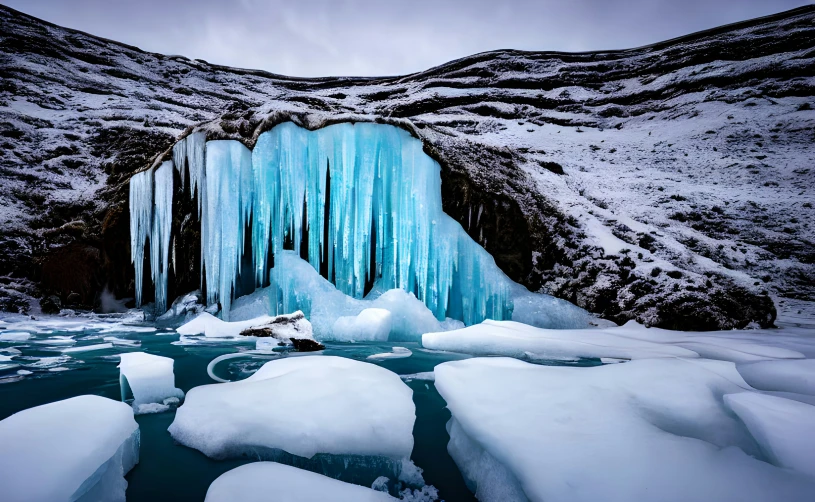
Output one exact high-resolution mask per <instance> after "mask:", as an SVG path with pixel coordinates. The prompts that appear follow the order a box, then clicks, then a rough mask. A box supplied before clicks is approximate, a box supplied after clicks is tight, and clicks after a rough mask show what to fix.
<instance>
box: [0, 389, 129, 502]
mask: <svg viewBox="0 0 815 502" xmlns="http://www.w3.org/2000/svg"><path fill="white" fill-rule="evenodd" d="M0 445H2V447H0V490H2V497H0V498H2V499H3V500H8V501H14V502H25V501H31V502H39V501H48V502H60V501H65V502H68V501H82V502H90V501H97V500H100V501H101V500H104V501H106V502H107V501H111V502H114V501H120V502H124V500H125V489H126V488H127V481H125V479H124V475H125V474H126V473H127V472H128V471H129V470H130V469H131V468H133V466H134V465H135V464H136V463H138V461H139V426H138V424H137V423H136V421H135V420H134V419H133V412H132V411H131V409H130V407H129V406H127V405H126V404H124V403H120V402H117V401H113V400H111V399H106V398H103V397H99V396H79V397H73V398H70V399H66V400H64V401H57V402H54V403H49V404H45V405H42V406H37V407H35V408H29V409H27V410H23V411H21V412H19V413H15V414H14V415H12V416H10V417H8V418H6V419H5V420H3V421H0Z"/></svg>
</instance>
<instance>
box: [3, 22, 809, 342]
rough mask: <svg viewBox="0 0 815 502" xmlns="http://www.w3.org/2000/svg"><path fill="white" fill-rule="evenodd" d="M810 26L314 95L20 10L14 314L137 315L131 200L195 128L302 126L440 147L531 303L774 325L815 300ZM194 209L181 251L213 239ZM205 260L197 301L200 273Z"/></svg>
mask: <svg viewBox="0 0 815 502" xmlns="http://www.w3.org/2000/svg"><path fill="white" fill-rule="evenodd" d="M814 21H815V8H813V7H804V8H801V9H797V10H794V11H789V12H787V13H782V14H779V15H777V16H772V17H769V18H763V19H760V20H754V21H748V22H745V23H740V24H738V25H731V26H728V27H723V28H720V29H716V30H710V31H707V32H702V33H699V34H694V35H689V36H687V37H683V38H680V39H676V40H672V41H668V42H664V43H660V44H656V45H653V46H649V47H644V48H639V49H632V50H627V51H615V52H598V53H583V54H564V53H545V52H520V51H496V52H490V53H484V54H478V55H475V56H471V57H468V58H464V59H461V60H457V61H453V62H451V63H448V64H445V65H442V66H440V67H437V68H433V69H430V70H428V71H425V72H422V73H418V74H414V75H408V76H404V77H389V78H381V79H354V78H325V79H297V78H289V77H283V76H279V75H272V74H268V73H265V72H259V71H248V70H239V69H233V68H225V67H219V66H215V65H210V64H208V63H206V62H203V61H198V60H195V61H193V60H189V59H186V58H183V57H180V56H162V55H158V54H150V53H145V52H142V51H140V50H138V49H136V48H133V47H129V46H125V45H122V44H118V43H115V42H112V41H108V40H104V39H100V38H96V37H93V36H90V35H87V34H83V33H79V32H76V31H72V30H68V29H65V28H60V27H56V26H53V25H49V24H48V23H45V22H42V21H39V20H36V19H34V18H31V17H28V16H25V15H22V14H19V13H17V12H15V11H13V10H11V9H6V8H0V76H2V85H0V183H2V185H0V186H2V188H0V199H1V200H2V203H0V229H2V231H0V277H2V279H0V282H1V283H0V288H3V289H2V290H0V291H1V292H0V308H2V309H7V310H8V309H20V308H25V307H27V303H28V297H29V296H30V295H33V296H40V295H44V294H50V293H57V294H58V295H59V296H60V297H61V300H62V301H63V302H69V299H68V295H69V293H71V292H76V293H78V294H77V295H74V296H73V297H72V300H71V302H72V303H74V304H80V305H81V304H84V305H92V304H93V303H94V302H95V301H96V297H97V296H98V293H99V291H100V290H101V288H102V287H103V286H105V285H107V286H108V287H110V288H111V289H112V290H113V291H114V292H115V293H116V294H117V296H125V295H128V294H129V295H131V296H132V267H130V264H129V242H128V229H127V225H128V223H127V221H128V218H127V208H126V203H125V202H126V201H125V197H126V190H125V188H126V185H125V183H126V181H127V179H128V178H129V175H130V174H132V173H133V172H135V171H137V170H139V169H143V168H145V167H147V166H148V165H150V164H151V163H152V162H153V161H154V160H156V159H157V158H158V159H160V158H161V155H162V154H163V153H165V152H166V151H167V150H166V149H167V148H169V147H170V146H171V145H172V143H173V142H174V139H175V138H176V137H178V136H179V135H180V134H181V133H182V132H183V131H184V130H185V129H187V128H189V127H190V126H193V125H195V124H202V123H203V125H202V126H201V128H202V129H203V130H205V131H207V133H208V137H209V138H210V139H214V138H236V139H241V140H242V141H244V142H245V143H246V144H247V145H248V146H252V145H253V143H254V141H255V139H256V138H257V136H258V135H259V134H260V133H261V132H263V131H265V130H268V129H269V128H270V127H271V126H273V125H274V124H276V123H279V122H281V121H285V120H294V121H295V122H297V123H298V124H300V125H303V126H305V127H308V128H312V129H313V128H317V127H320V126H323V125H326V124H329V123H334V122H338V121H347V120H353V121H372V120H377V121H383V122H388V123H393V124H396V125H400V126H402V127H405V128H406V129H408V130H409V131H411V132H412V133H413V134H415V135H416V136H418V137H419V138H421V139H422V140H423V142H424V144H425V150H426V151H427V152H428V153H429V154H431V155H432V156H433V157H435V158H436V159H437V160H439V162H440V164H441V165H442V196H443V202H444V210H445V212H447V213H448V214H449V215H451V216H452V217H453V218H454V219H456V220H457V221H459V223H461V224H462V226H463V227H464V228H465V229H466V230H467V231H468V233H469V234H470V235H471V236H472V237H473V238H474V239H476V240H477V241H478V242H479V243H481V244H482V245H483V246H484V247H485V248H486V249H487V250H488V251H489V252H490V253H491V254H493V256H494V257H495V259H496V262H497V263H498V265H499V266H500V267H501V268H502V269H503V270H504V271H505V272H506V273H507V274H508V275H509V276H510V277H512V278H513V279H515V280H517V281H519V282H521V283H523V284H525V285H527V286H528V287H530V288H531V289H534V290H538V289H543V290H545V291H547V292H551V293H553V294H555V295H556V296H559V297H562V298H566V299H568V300H570V301H573V302H575V303H577V304H578V305H580V306H582V307H584V308H587V309H588V310H591V311H594V312H597V313H599V314H601V315H603V316H605V317H608V318H611V319H613V320H616V321H624V320H626V319H631V318H635V319H638V320H639V321H640V322H644V323H647V324H653V325H659V326H662V327H683V328H687V329H716V328H729V327H733V326H743V325H745V324H747V323H748V322H750V321H757V322H759V323H761V324H764V325H767V324H770V323H771V322H772V320H773V319H774V316H775V311H774V307H773V305H772V301H771V300H770V298H771V297H775V298H791V299H795V300H796V301H799V302H800V301H803V302H804V304H805V305H808V304H807V303H806V302H809V301H812V300H814V299H815V298H814V297H813V293H814V292H815V289H813V284H815V281H813V277H815V266H813V260H814V259H815V254H814V253H815V252H814V251H813V249H815V246H813V241H815V239H814V238H813V231H815V229H814V228H813V226H812V225H813V221H815V220H814V219H813V215H815V210H814V209H813V207H812V206H813V204H815V195H813V193H812V191H811V190H809V184H810V183H811V180H812V179H813V172H812V167H811V166H812V164H813V159H815V150H813V147H812V141H813V139H815V111H813V110H812V109H811V107H812V106H813V105H815V103H812V102H813V98H812V96H813V94H814V93H813V85H815V67H813V57H815V53H814V52H813V48H815V36H813V35H815V33H814V32H815V25H813V22H814ZM180 206H181V205H180ZM188 206H189V207H186V206H184V207H179V214H178V215H176V217H177V218H178V219H179V220H180V221H177V222H174V228H175V229H176V230H175V231H176V236H175V238H176V239H177V242H178V244H179V246H178V247H179V248H183V247H184V245H186V247H189V248H191V247H194V244H195V243H196V242H197V241H196V238H198V234H197V232H196V230H195V224H194V222H192V224H190V221H188V220H184V217H185V216H186V215H187V214H190V213H192V212H193V211H192V205H191V204H188ZM193 219H194V218H193ZM188 254H189V256H186V255H184V254H183V253H181V256H179V260H180V261H181V262H182V263H185V264H186V263H188V264H189V267H187V268H184V266H182V269H184V270H182V273H181V274H179V277H178V278H177V279H178V280H179V282H180V283H184V280H183V279H184V277H183V276H184V274H185V273H186V274H188V275H189V276H190V277H195V278H197V276H198V273H197V271H196V270H194V269H195V263H196V262H197V259H196V257H195V255H194V253H192V252H191V253H188ZM66 264H70V267H68V270H65V268H66V267H65V266H64V265H66ZM80 271H81V272H80ZM40 278H42V279H43V282H42V283H40V282H38V281H39V280H40ZM195 287H197V286H195ZM180 288H181V286H180V285H179V289H180ZM190 289H195V288H190ZM181 292H185V291H180V290H179V291H178V293H181ZM807 308H808V307H807Z"/></svg>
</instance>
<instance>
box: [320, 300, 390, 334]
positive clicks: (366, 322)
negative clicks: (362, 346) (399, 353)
mask: <svg viewBox="0 0 815 502" xmlns="http://www.w3.org/2000/svg"><path fill="white" fill-rule="evenodd" d="M392 325H393V322H392V320H391V313H390V311H388V310H385V309H377V308H370V309H364V310H363V311H362V312H360V313H359V314H357V315H355V316H343V317H340V318H338V319H337V320H336V321H334V326H333V327H332V328H331V336H330V337H329V338H330V339H331V340H336V341H343V342H353V341H369V342H384V341H387V340H388V336H389V335H390V333H391V326H392Z"/></svg>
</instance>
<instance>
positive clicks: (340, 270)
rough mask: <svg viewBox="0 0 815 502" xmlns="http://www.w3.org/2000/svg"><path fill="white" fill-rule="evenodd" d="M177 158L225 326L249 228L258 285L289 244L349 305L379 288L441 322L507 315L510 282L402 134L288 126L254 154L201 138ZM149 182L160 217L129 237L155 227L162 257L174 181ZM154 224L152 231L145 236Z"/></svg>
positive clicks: (135, 200)
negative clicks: (451, 212) (417, 303)
mask: <svg viewBox="0 0 815 502" xmlns="http://www.w3.org/2000/svg"><path fill="white" fill-rule="evenodd" d="M182 143H183V145H182ZM173 156H174V159H175V162H176V164H177V165H179V166H178V167H177V168H178V169H179V172H180V173H181V175H182V176H181V177H182V179H183V178H184V174H185V170H184V169H185V167H187V168H188V170H189V173H190V193H191V196H193V197H194V196H195V194H197V195H198V202H199V212H200V217H201V260H202V266H201V270H202V274H203V277H205V279H206V290H207V301H208V302H210V303H213V302H220V303H221V306H222V317H223V318H224V319H228V317H229V310H230V304H231V300H232V297H233V295H234V293H235V285H236V280H237V277H238V274H239V273H240V272H241V270H240V267H241V259H242V254H243V249H244V228H245V227H246V225H247V224H248V223H249V222H250V221H251V222H252V242H251V247H252V256H251V257H249V258H251V261H252V266H253V269H254V271H253V274H254V280H255V283H256V285H257V286H261V285H264V284H265V283H266V282H267V281H268V280H269V268H270V265H271V263H270V262H269V258H270V257H272V256H275V255H279V254H280V253H281V252H282V250H283V249H284V246H285V247H286V248H290V247H293V249H294V250H295V251H297V252H298V253H299V252H305V254H307V258H308V261H309V263H310V264H311V265H312V266H313V267H314V268H315V269H317V270H324V271H327V276H328V279H329V280H330V281H331V282H333V283H334V284H335V285H336V287H337V289H338V290H339V291H342V292H343V293H345V294H346V295H349V296H352V297H355V298H361V297H362V296H363V295H364V294H365V293H366V286H368V285H370V284H371V283H373V284H374V285H375V288H376V289H377V290H378V291H385V290H388V289H393V288H400V289H403V290H405V291H408V292H412V293H414V294H415V295H416V296H417V297H418V298H419V299H420V300H422V301H423V302H424V303H425V304H426V305H427V306H428V308H429V309H430V310H431V311H432V312H433V314H434V315H435V316H436V317H437V319H439V320H443V319H445V317H453V318H456V319H460V320H463V321H464V322H465V323H467V324H474V323H477V322H480V321H482V320H483V319H485V318H492V319H506V318H509V317H510V316H511V314H512V309H513V305H512V294H511V288H512V286H514V284H513V283H512V282H511V281H510V280H509V279H508V278H507V277H506V276H505V275H504V274H503V272H501V270H500V269H498V267H497V266H496V265H495V262H494V260H493V259H492V257H491V256H490V255H489V254H488V253H487V252H486V251H485V250H484V249H483V248H481V247H480V246H479V245H478V244H476V243H475V242H474V241H473V240H472V239H470V237H469V236H468V235H467V234H466V232H465V231H464V230H463V229H462V228H461V226H460V225H459V224H458V223H457V222H456V221H454V220H453V219H452V218H450V217H449V216H447V215H446V214H445V213H444V212H443V211H442V204H441V178H440V166H439V165H438V163H437V162H435V161H434V160H433V159H431V158H430V157H429V156H427V155H426V154H425V153H424V152H423V150H422V143H421V142H420V141H419V140H418V139H416V138H413V137H412V136H410V135H409V134H408V133H407V132H406V131H404V130H402V129H399V128H397V127H394V126H389V125H383V124H372V123H360V124H351V123H341V124H336V125H332V126H328V127H325V128H323V129H319V130H316V131H308V130H306V129H303V128H301V127H298V126H297V125H295V124H293V123H291V122H287V123H283V124H280V125H278V126H276V127H274V128H273V129H271V130H270V131H267V132H265V133H263V134H261V135H260V136H259V138H258V141H257V143H256V146H255V148H254V151H251V152H250V151H249V150H248V149H247V148H246V147H245V146H244V145H243V144H241V143H239V142H237V141H232V140H217V141H209V142H206V143H205V134H204V133H201V132H198V133H193V134H191V135H189V136H187V137H186V138H185V139H184V140H183V141H182V142H179V145H176V147H175V148H174V149H173ZM163 167H164V166H162V168H163ZM170 172H171V171H170ZM141 176H148V175H147V174H143V175H141ZM149 176H152V174H150V175H149ZM156 176H157V178H156V187H157V190H156V196H157V198H156V203H155V204H156V206H155V207H156V216H155V218H150V216H151V215H150V214H149V213H148V214H147V215H146V216H145V215H143V214H142V215H141V216H140V214H141V213H138V211H134V212H132V214H133V216H132V218H133V220H132V222H133V224H132V229H133V232H134V233H133V236H132V239H133V240H134V243H135V242H136V241H138V240H139V236H140V235H142V236H145V235H148V234H151V231H152V238H153V240H155V241H156V243H155V244H154V245H155V246H158V248H157V249H158V250H159V252H162V251H164V250H165V249H166V248H165V244H164V243H165V242H169V240H168V237H167V235H165V234H164V233H163V228H164V226H163V225H165V224H166V227H167V228H169V223H167V222H168V221H171V219H170V220H167V218H168V215H169V211H170V209H171V207H172V191H169V192H161V196H160V195H159V185H161V187H164V186H165V185H164V184H165V183H168V180H169V183H170V184H171V176H170V177H169V178H167V176H166V175H163V176H162V179H161V180H159V179H158V176H159V175H158V172H157V173H156ZM150 181H152V177H151V179H150ZM132 183H133V184H132V185H131V190H132V191H131V205H133V204H135V206H134V207H136V208H139V207H141V205H143V204H144V203H145V202H144V198H145V197H147V199H146V200H147V201H148V202H147V204H150V201H151V200H152V192H150V191H149V190H150V188H151V186H150V185H151V183H150V182H145V180H141V181H140V180H137V179H136V178H135V177H134V181H133V182H132ZM145 183H146V187H144V186H142V185H145ZM163 189H164V188H162V190H163ZM133 190H136V191H135V192H134V191H133ZM145 191H147V192H145ZM145 193H146V195H145ZM167 193H169V199H167V198H166V194H167ZM160 197H161V200H159V198H160ZM150 207H152V205H151V206H150ZM162 208H166V211H167V212H164V209H162ZM326 217H327V221H326ZM145 222H146V223H145ZM151 224H152V227H154V228H152V230H151V229H150V228H147V229H145V228H146V227H145V225H146V226H147V227H150V225H151ZM156 227H158V228H156ZM306 236H307V239H308V245H307V246H305V243H304V242H303V241H304V240H305V239H306ZM157 237H158V238H157ZM141 240H142V242H143V240H144V239H143V237H142V239H141ZM151 242H152V241H151ZM151 249H152V248H151ZM138 253H142V254H141V255H140V256H143V250H140V249H139V248H138V246H137V245H134V255H133V256H134V258H133V259H134V263H136V262H138V259H137V258H138V257H137V254H138ZM153 254H155V255H156V257H155V258H154V259H155V260H159V261H158V262H157V266H154V270H155V272H154V274H153V277H154V280H155V281H157V287H156V294H157V296H156V300H157V304H158V305H161V306H163V305H165V304H166V298H164V296H166V286H165V287H164V289H161V288H162V286H161V284H160V283H161V282H162V281H165V283H166V268H162V265H163V263H164V262H162V261H161V260H162V259H163V257H164V256H165V255H161V256H159V253H153ZM151 256H152V255H151ZM137 267H138V265H137ZM203 277H202V280H203ZM137 287H138V289H139V294H140V291H141V285H140V284H138V285H137ZM280 308H282V305H281V306H280ZM275 313H276V312H275Z"/></svg>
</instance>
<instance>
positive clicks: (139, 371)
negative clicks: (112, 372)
mask: <svg viewBox="0 0 815 502" xmlns="http://www.w3.org/2000/svg"><path fill="white" fill-rule="evenodd" d="M120 357H121V362H120V363H119V385H120V386H121V390H122V401H124V400H125V399H126V397H127V396H126V394H127V392H126V388H127V387H129V388H130V391H131V393H132V394H133V405H132V406H133V410H134V411H135V412H136V414H139V413H142V412H148V413H149V412H155V410H156V408H155V406H150V405H155V404H160V405H162V406H165V407H166V406H167V405H169V404H170V403H176V402H178V400H179V399H180V398H182V397H184V392H183V391H182V390H181V389H177V388H176V387H175V374H174V373H173V365H174V361H173V360H172V359H171V358H169V357H163V356H156V355H153V354H147V353H145V352H129V353H126V354H121V355H120ZM173 400H175V401H173ZM165 409H167V408H163V409H162V411H164V410H165Z"/></svg>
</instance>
